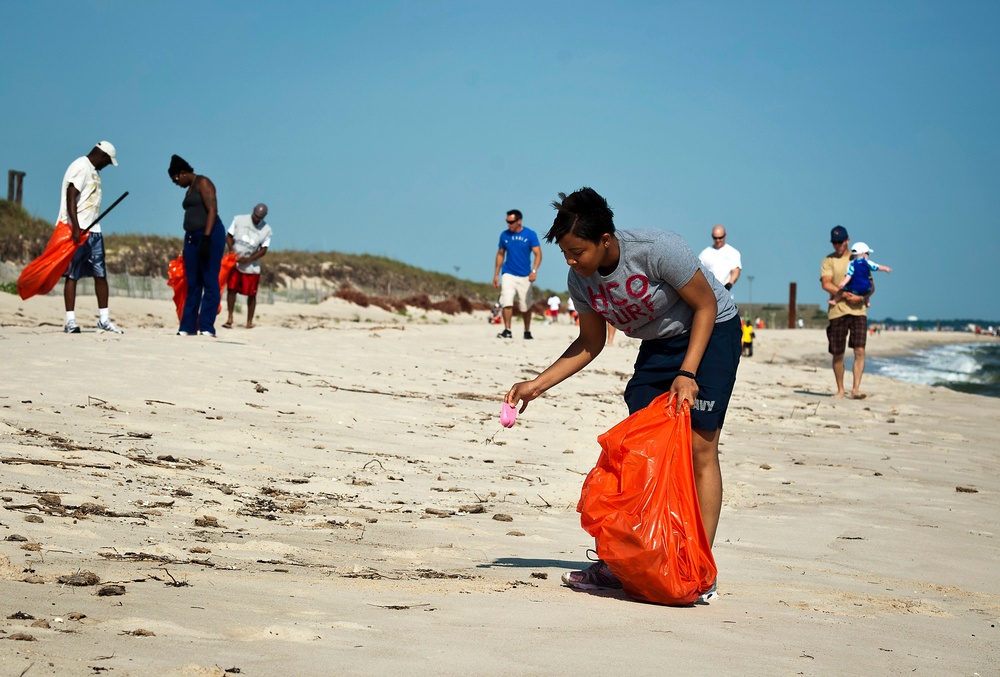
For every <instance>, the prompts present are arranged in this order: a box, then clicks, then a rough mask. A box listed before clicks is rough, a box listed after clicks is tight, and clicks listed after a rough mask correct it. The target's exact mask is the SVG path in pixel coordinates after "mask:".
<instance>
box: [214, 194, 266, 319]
mask: <svg viewBox="0 0 1000 677" xmlns="http://www.w3.org/2000/svg"><path fill="white" fill-rule="evenodd" d="M265 216H267V205H266V204H264V203H263V202H262V203H260V204H258V205H257V206H256V207H254V208H253V212H252V213H251V214H241V215H240V216H236V217H234V218H233V223H232V225H231V226H229V230H228V231H227V235H226V244H227V245H228V246H229V251H231V252H233V253H235V254H236V268H234V269H233V272H232V273H231V274H230V275H229V283H228V284H227V285H226V288H227V289H228V290H229V291H228V295H227V296H226V306H227V309H228V310H229V317H228V318H226V322H225V324H223V325H222V326H223V327H224V328H225V329H232V328H233V309H234V308H235V307H236V295H237V294H243V295H244V296H246V297H247V329H252V328H253V314H254V311H255V310H256V309H257V286H258V285H259V283H260V264H259V263H258V260H259V259H261V258H263V256H264V255H265V254H267V248H268V247H270V246H271V226H269V225H268V224H267V222H266V221H265V220H264V217H265Z"/></svg>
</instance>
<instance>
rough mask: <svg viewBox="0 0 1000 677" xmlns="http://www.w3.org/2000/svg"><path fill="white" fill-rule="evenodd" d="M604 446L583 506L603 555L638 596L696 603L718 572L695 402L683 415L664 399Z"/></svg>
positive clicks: (608, 436)
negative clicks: (698, 480) (704, 502)
mask: <svg viewBox="0 0 1000 677" xmlns="http://www.w3.org/2000/svg"><path fill="white" fill-rule="evenodd" d="M668 402H669V406H668ZM597 439H598V442H599V443H600V445H601V448H602V451H601V456H600V458H598V460H597V465H596V466H595V467H594V469H593V470H591V471H590V474H589V475H587V479H586V480H585V481H584V483H583V491H582V493H581V495H580V502H579V503H578V504H577V507H576V509H577V512H579V513H580V523H581V525H582V526H583V528H584V529H585V530H586V531H587V532H588V533H589V534H590V535H591V536H593V537H594V538H595V539H596V541H597V556H598V557H600V558H601V559H602V560H604V562H605V563H607V565H608V566H609V567H610V568H611V571H612V572H613V573H614V574H615V576H617V577H618V580H619V581H621V583H622V587H623V588H624V589H625V592H626V593H627V594H628V595H629V596H630V597H633V598H635V599H638V600H641V601H644V602H654V603H657V604H673V605H680V604H691V603H693V602H694V601H696V600H697V599H698V595H699V594H700V593H702V592H704V591H706V590H708V589H709V588H710V587H711V586H712V584H713V583H714V582H715V578H716V575H717V573H718V569H717V568H716V565H715V558H714V557H713V556H712V548H711V545H710V544H709V542H708V537H707V536H706V535H705V527H704V525H703V523H702V521H701V510H700V508H699V506H698V493H697V490H696V489H695V484H694V469H693V467H692V465H691V412H690V410H689V408H688V404H687V402H684V403H683V404H682V406H681V411H680V413H679V414H678V413H675V411H674V406H673V402H670V393H664V394H663V395H660V396H659V397H657V398H656V399H655V400H653V401H652V403H650V405H649V406H648V407H646V408H645V409H643V410H641V411H637V412H636V413H634V414H632V415H631V416H629V417H628V418H627V419H625V420H624V421H622V422H621V423H619V424H618V425H616V426H614V427H613V428H611V430H609V431H608V432H606V433H604V434H603V435H601V436H600V437H598V438H597Z"/></svg>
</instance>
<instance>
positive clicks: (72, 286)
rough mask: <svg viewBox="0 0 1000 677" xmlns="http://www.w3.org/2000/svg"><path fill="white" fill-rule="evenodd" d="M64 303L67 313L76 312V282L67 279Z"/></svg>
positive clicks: (64, 287) (64, 289) (64, 286)
mask: <svg viewBox="0 0 1000 677" xmlns="http://www.w3.org/2000/svg"><path fill="white" fill-rule="evenodd" d="M63 301H65V302H66V312H67V313H70V312H73V311H75V310H76V280H71V279H69V278H68V277H67V278H66V284H64V285H63Z"/></svg>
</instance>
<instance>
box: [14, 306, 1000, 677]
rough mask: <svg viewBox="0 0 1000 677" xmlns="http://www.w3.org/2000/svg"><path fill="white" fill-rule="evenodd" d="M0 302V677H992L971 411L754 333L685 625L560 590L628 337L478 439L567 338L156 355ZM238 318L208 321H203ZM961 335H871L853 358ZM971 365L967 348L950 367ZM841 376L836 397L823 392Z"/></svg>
mask: <svg viewBox="0 0 1000 677" xmlns="http://www.w3.org/2000/svg"><path fill="white" fill-rule="evenodd" d="M111 311H112V317H113V318H114V320H115V321H116V322H117V323H118V325H119V326H120V327H122V328H123V329H125V332H126V333H125V334H124V335H122V336H118V335H110V334H98V333H96V330H95V329H94V327H95V326H96V317H94V316H96V306H95V304H94V299H93V297H89V298H80V299H79V300H78V302H77V317H78V321H79V322H80V324H81V326H83V328H84V332H83V333H82V334H79V335H66V334H64V333H63V332H62V323H63V311H62V299H61V298H60V297H56V296H53V297H45V298H35V299H31V300H29V301H26V302H25V301H21V300H20V299H19V298H17V297H16V296H13V295H10V294H0V349H2V351H3V361H2V388H0V468H2V473H3V475H2V479H0V499H2V503H0V505H2V506H3V508H4V509H3V510H2V511H0V611H2V620H0V674H2V675H15V676H16V675H24V676H25V677H37V676H40V675H60V676H66V675H73V676H75V675H94V674H107V675H113V676H115V677H123V676H126V675H217V676H219V677H223V676H224V675H231V674H240V675H254V676H260V675H335V674H336V675H390V674H404V673H405V674H418V675H425V674H426V675H431V674H434V675H598V674H621V673H633V674H637V675H644V674H693V675H719V674H723V675H737V674H740V675H743V674H755V675H776V674H777V675H800V674H801V675H830V674H903V673H906V674H914V673H915V674H920V675H928V674H929V675H977V674H978V675H996V674H1000V668H998V666H1000V629H998V628H997V624H998V620H1000V576H998V565H997V562H998V561H1000V539H998V533H1000V501H998V496H1000V472H998V470H1000V451H998V446H1000V445H998V444H997V442H998V438H1000V433H998V431H1000V399H994V398H986V397H978V396H972V395H965V394H961V393H956V392H952V391H949V390H946V389H943V388H930V387H925V386H919V385H913V384H907V383H900V382H895V381H891V380H889V379H885V378H880V377H877V376H871V375H868V376H866V378H865V382H864V390H865V391H867V393H868V395H869V396H868V398H867V399H866V400H863V401H852V400H835V399H833V398H831V397H830V395H831V393H832V392H833V378H832V374H831V371H830V368H829V356H828V355H827V354H826V342H825V336H824V334H823V332H822V330H797V331H796V330H761V331H758V332H757V340H756V342H755V355H754V357H753V358H752V359H744V361H743V362H742V364H741V366H740V373H739V382H738V384H737V388H736V392H735V394H734V397H733V404H732V407H731V409H730V412H729V416H728V419H727V423H726V429H725V430H724V432H723V439H722V447H721V448H722V469H723V477H724V480H725V491H726V495H725V500H724V505H723V512H722V520H721V524H720V528H719V536H718V539H717V542H716V546H715V557H716V559H717V561H718V564H719V570H720V578H719V589H720V597H719V598H718V599H717V600H715V601H713V602H712V603H711V604H708V605H698V606H692V607H686V608H671V607H662V606H655V605H650V604H641V603H637V602H634V601H632V600H630V599H629V598H627V597H626V596H625V595H624V594H623V593H621V592H613V591H608V592H599V593H585V592H575V591H572V590H570V589H568V588H565V587H563V586H562V585H561V584H560V580H559V578H560V576H561V575H562V574H563V573H564V572H565V571H567V570H569V569H576V568H580V567H581V566H584V565H586V563H587V562H586V551H587V549H588V548H589V547H592V546H593V543H592V541H591V539H590V538H589V537H588V536H587V534H586V533H585V532H584V531H583V530H582V529H581V528H580V525H579V518H578V515H577V513H576V510H575V507H576V502H577V499H578V497H579V490H580V485H581V483H582V481H583V478H584V476H585V475H586V473H587V472H588V471H589V470H590V468H591V467H592V466H593V464H594V461H595V460H596V458H597V455H598V452H599V447H598V445H597V442H596V438H597V435H598V434H600V433H602V432H604V431H605V430H607V429H608V428H610V427H611V426H612V425H614V424H615V423H617V422H618V421H619V420H621V419H622V418H624V417H625V416H626V414H627V411H626V409H625V405H624V403H623V402H622V400H621V391H622V389H623V387H624V384H625V381H626V380H627V378H628V377H629V376H630V374H631V365H632V362H633V360H634V357H635V352H636V349H637V346H638V343H637V342H635V341H632V340H629V339H627V338H625V337H623V336H621V335H620V334H619V336H618V337H617V339H616V345H615V346H613V347H611V348H608V349H606V350H605V351H604V353H603V354H602V355H601V356H600V357H599V358H598V360H597V361H596V362H595V363H594V364H592V365H591V366H590V368H588V369H587V370H586V371H584V372H583V373H581V374H579V375H578V376H576V377H574V378H573V379H570V380H569V381H567V382H565V383H563V384H562V385H560V386H559V387H557V388H556V389H554V390H553V391H551V392H550V393H548V394H547V395H546V396H545V397H543V398H542V399H540V400H538V401H536V402H533V403H532V404H531V405H530V406H529V407H528V409H527V411H526V412H525V413H524V414H522V415H520V416H519V417H518V420H517V423H516V425H515V427H514V428H512V429H509V430H508V429H505V428H502V427H501V426H500V424H499V421H498V413H499V408H500V401H501V397H502V396H503V394H504V393H505V392H506V390H507V389H508V388H509V386H510V385H511V384H512V383H513V382H514V381H517V380H523V379H524V378H527V377H530V376H531V375H533V374H535V373H537V372H538V371H540V370H541V369H543V368H544V367H546V366H547V365H548V364H549V363H550V362H551V361H552V360H553V359H554V358H555V357H556V356H557V355H558V354H559V353H560V352H561V351H562V350H563V349H564V348H565V346H566V345H567V344H568V343H569V341H570V340H571V339H572V337H573V336H575V329H574V328H573V327H571V326H570V325H569V324H567V323H566V321H565V318H564V319H563V323H562V324H556V325H551V326H543V325H542V323H541V322H537V323H536V324H535V325H534V326H533V330H534V335H535V340H534V341H530V342H525V341H522V340H521V339H520V338H519V337H520V331H519V329H520V327H519V326H518V325H515V330H517V331H515V336H516V337H518V338H515V339H514V340H513V341H508V342H501V341H499V340H498V339H496V338H495V335H496V328H495V326H491V325H488V324H487V323H486V322H485V321H483V316H482V314H480V315H477V316H476V317H471V316H468V315H466V316H460V317H447V316H442V315H440V314H434V313H427V314H424V313H423V312H422V311H414V312H413V313H412V315H411V316H410V317H404V316H402V315H398V314H391V313H387V312H383V311H382V310H379V309H377V308H368V309H363V308H359V307H357V306H353V305H350V304H347V303H346V302H342V301H339V300H329V301H326V302H324V303H322V304H319V305H297V304H276V305H263V306H260V307H258V310H257V318H256V322H257V327H255V328H254V329H252V330H247V329H239V328H234V329H232V330H223V329H221V328H220V329H219V331H220V334H219V337H218V339H215V340H212V339H208V338H199V337H178V336H175V335H174V332H175V331H176V328H177V322H176V316H175V315H174V309H173V305H172V304H171V303H169V302H166V301H149V300H137V299H119V298H115V299H112V303H111ZM242 319H243V317H242V316H238V317H237V324H239V323H240V321H241V320H242ZM974 340H976V337H973V336H971V335H968V334H949V333H920V334H917V333H902V332H899V333H883V334H881V335H880V336H877V337H873V338H872V339H871V341H870V343H869V354H870V355H883V356H884V355H892V354H901V353H905V352H907V351H908V350H911V349H913V348H915V347H918V346H926V345H930V344H933V343H954V342H965V341H974ZM981 340H989V339H981ZM848 378H849V377H848Z"/></svg>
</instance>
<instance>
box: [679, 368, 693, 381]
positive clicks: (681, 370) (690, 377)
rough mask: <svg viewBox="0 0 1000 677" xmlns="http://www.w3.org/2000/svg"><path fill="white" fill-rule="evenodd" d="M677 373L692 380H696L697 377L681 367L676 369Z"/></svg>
mask: <svg viewBox="0 0 1000 677" xmlns="http://www.w3.org/2000/svg"><path fill="white" fill-rule="evenodd" d="M677 375H678V376H687V377H688V378H689V379H691V380H692V381H697V380H698V379H697V377H696V376H695V375H694V374H692V373H691V372H689V371H684V370H683V369H678V370H677Z"/></svg>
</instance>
